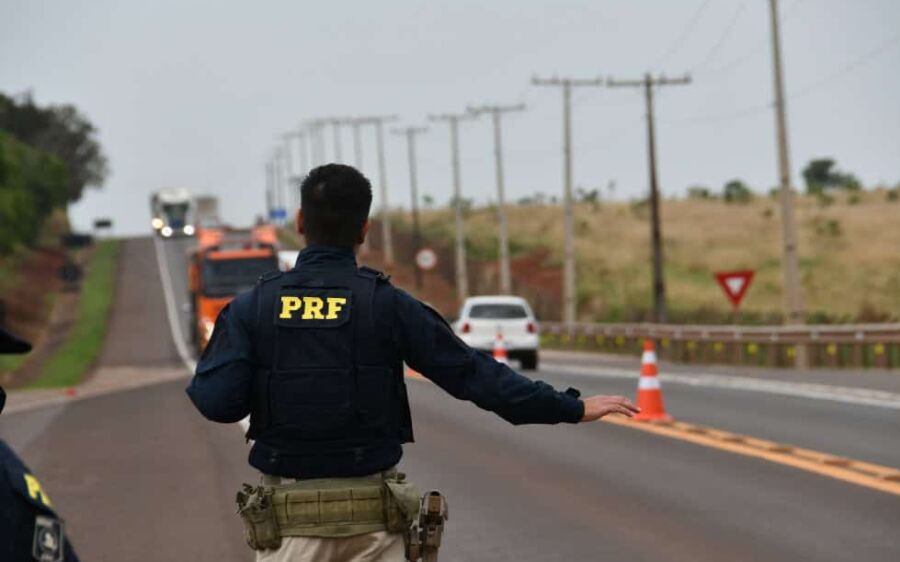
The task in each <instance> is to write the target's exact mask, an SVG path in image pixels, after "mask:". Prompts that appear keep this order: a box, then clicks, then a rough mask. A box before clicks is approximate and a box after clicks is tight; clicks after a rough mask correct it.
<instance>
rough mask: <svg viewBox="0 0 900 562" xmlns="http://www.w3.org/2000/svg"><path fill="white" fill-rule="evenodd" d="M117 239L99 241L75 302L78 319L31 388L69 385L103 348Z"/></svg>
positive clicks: (82, 373) (111, 296) (74, 381)
mask: <svg viewBox="0 0 900 562" xmlns="http://www.w3.org/2000/svg"><path fill="white" fill-rule="evenodd" d="M118 255H119V242H118V241H117V240H100V241H98V242H97V243H96V247H95V248H94V254H93V256H92V258H91V260H90V263H89V264H88V266H87V268H86V271H85V277H84V280H83V281H82V285H81V296H80V298H79V300H78V319H77V320H76V322H75V324H73V325H72V327H71V329H70V331H69V334H68V337H67V339H66V342H65V343H64V344H63V345H62V346H61V347H60V348H59V349H57V350H56V351H55V352H54V353H53V355H51V356H50V357H49V358H48V359H47V362H46V363H45V365H44V369H43V374H42V375H41V377H40V378H39V379H38V380H37V381H35V383H34V384H33V385H32V386H34V387H41V388H46V387H59V386H70V385H73V384H76V383H78V382H79V381H80V380H81V378H82V377H83V376H84V374H85V373H87V371H88V370H89V369H90V368H91V365H92V364H93V363H94V361H95V360H96V358H97V356H98V355H99V353H100V349H101V347H102V346H103V339H104V337H105V336H106V327H107V321H108V319H109V309H110V306H111V305H112V299H113V295H114V294H115V284H116V263H117V260H118Z"/></svg>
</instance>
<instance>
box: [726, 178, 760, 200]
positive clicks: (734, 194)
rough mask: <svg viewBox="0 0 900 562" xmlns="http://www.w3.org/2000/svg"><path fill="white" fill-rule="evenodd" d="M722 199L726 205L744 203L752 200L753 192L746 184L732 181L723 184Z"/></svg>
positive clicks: (736, 180) (735, 180)
mask: <svg viewBox="0 0 900 562" xmlns="http://www.w3.org/2000/svg"><path fill="white" fill-rule="evenodd" d="M722 198H723V199H725V202H726V203H746V202H748V201H750V200H751V199H753V192H752V191H750V188H749V187H747V184H745V183H744V182H742V181H741V180H738V179H734V180H731V181H730V182H728V183H726V184H725V187H724V188H722Z"/></svg>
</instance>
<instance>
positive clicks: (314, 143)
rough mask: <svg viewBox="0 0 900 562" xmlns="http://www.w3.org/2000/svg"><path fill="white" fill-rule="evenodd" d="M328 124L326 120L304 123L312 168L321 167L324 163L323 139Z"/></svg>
mask: <svg viewBox="0 0 900 562" xmlns="http://www.w3.org/2000/svg"><path fill="white" fill-rule="evenodd" d="M327 123H328V120H326V119H313V120H311V121H307V122H306V126H307V127H308V129H309V147H310V153H311V155H312V166H313V167H315V166H321V165H322V164H324V163H325V137H324V129H325V125H326V124H327Z"/></svg>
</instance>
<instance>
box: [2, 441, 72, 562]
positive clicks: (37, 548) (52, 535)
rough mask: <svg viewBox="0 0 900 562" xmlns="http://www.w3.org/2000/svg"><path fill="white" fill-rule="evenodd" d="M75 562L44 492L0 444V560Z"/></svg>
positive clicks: (12, 455)
mask: <svg viewBox="0 0 900 562" xmlns="http://www.w3.org/2000/svg"><path fill="white" fill-rule="evenodd" d="M35 553H36V554H37V555H38V556H46V557H47V559H49V560H63V561H64V562H78V556H76V555H75V551H74V549H73V548H72V544H71V543H70V542H69V540H68V537H67V536H66V534H65V530H64V526H63V523H62V521H61V520H60V519H59V517H57V515H56V513H55V512H54V511H53V507H52V505H51V504H50V500H49V499H48V498H47V494H46V491H44V490H43V488H42V487H41V484H40V482H38V480H37V478H35V476H34V475H32V474H31V472H30V471H29V470H28V467H27V466H25V463H23V462H22V460H21V459H20V458H19V456H18V455H16V453H15V451H13V450H12V449H11V448H10V447H9V446H8V445H7V444H6V443H5V442H4V441H0V560H3V561H4V562H5V561H7V560H9V561H10V562H13V561H19V560H22V561H23V562H24V561H26V560H34V559H35V557H34V554H35Z"/></svg>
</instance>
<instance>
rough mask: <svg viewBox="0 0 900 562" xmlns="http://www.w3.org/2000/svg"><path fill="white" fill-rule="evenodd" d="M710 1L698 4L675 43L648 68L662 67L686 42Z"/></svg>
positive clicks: (705, 0) (706, 0)
mask: <svg viewBox="0 0 900 562" xmlns="http://www.w3.org/2000/svg"><path fill="white" fill-rule="evenodd" d="M711 1H712V0H704V1H703V3H702V4H700V6H699V7H698V8H697V10H695V11H694V15H693V16H691V19H689V20H688V22H687V25H685V26H684V29H682V31H681V33H680V34H679V35H678V36H677V37H676V38H675V41H673V42H672V44H671V45H670V46H669V48H668V49H666V50H665V51H664V52H663V55H662V57H660V59H659V60H658V61H656V64H653V65H651V66H650V68H652V69H658V68H659V67H660V66H661V65H662V63H664V62H665V61H667V60H668V59H669V57H671V56H672V54H673V53H675V52H677V51H678V50H679V49H681V47H682V46H683V45H684V43H685V41H687V38H688V37H689V36H690V35H691V32H692V31H693V30H694V28H695V27H696V26H697V23H698V22H699V21H700V17H701V16H702V15H703V12H705V11H706V8H707V7H708V6H709V4H710V2H711Z"/></svg>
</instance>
